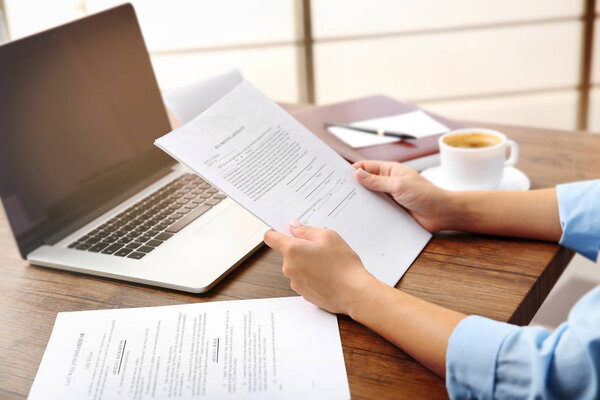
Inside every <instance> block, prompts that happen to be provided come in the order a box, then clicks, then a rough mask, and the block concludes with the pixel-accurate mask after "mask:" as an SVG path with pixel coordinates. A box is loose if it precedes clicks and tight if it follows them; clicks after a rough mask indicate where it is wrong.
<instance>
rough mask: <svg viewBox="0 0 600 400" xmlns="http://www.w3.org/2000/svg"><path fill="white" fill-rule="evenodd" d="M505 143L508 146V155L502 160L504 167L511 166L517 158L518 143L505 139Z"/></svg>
mask: <svg viewBox="0 0 600 400" xmlns="http://www.w3.org/2000/svg"><path fill="white" fill-rule="evenodd" d="M506 144H507V145H508V147H510V157H509V158H508V160H506V161H504V166H505V167H512V166H513V165H515V164H516V163H517V160H518V159H519V145H518V144H517V142H515V141H514V140H507V141H506Z"/></svg>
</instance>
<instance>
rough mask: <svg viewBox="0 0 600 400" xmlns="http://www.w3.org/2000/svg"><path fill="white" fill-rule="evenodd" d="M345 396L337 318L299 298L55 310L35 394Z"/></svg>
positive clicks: (99, 398) (96, 397)
mask: <svg viewBox="0 0 600 400" xmlns="http://www.w3.org/2000/svg"><path fill="white" fill-rule="evenodd" d="M197 398H208V399H214V398H219V399H349V398H350V392H349V388H348V380H347V377H346V369H345V365H344V357H343V353H342V347H341V341H340V335H339V330H338V324H337V318H336V316H335V315H332V314H329V313H328V312H325V311H323V310H321V309H319V308H317V307H316V306H313V305H312V304H310V303H308V302H306V301H304V300H303V299H302V298H301V297H287V298H274V299H259V300H237V301H221V302H210V303H196V304H185V305H178V306H166V307H147V308H130V309H121V310H98V311H80V312H66V313H59V314H58V315H57V317H56V322H55V324H54V329H53V331H52V336H51V337H50V341H49V342H48V347H47V348H46V352H45V353H44V357H43V359H42V362H41V364H40V367H39V370H38V373H37V376H36V378H35V381H34V382H33V386H32V388H31V392H30V394H29V399H30V400H38V399H44V400H48V399H57V400H58V399H60V400H64V399H81V400H84V399H90V400H104V399H106V400H108V399H110V400H112V399H127V400H134V399H140V400H143V399H197Z"/></svg>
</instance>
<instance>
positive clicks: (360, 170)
mask: <svg viewBox="0 0 600 400" xmlns="http://www.w3.org/2000/svg"><path fill="white" fill-rule="evenodd" d="M358 175H359V176H360V177H361V178H366V177H367V176H369V173H368V172H367V171H365V170H364V169H362V168H359V169H358Z"/></svg>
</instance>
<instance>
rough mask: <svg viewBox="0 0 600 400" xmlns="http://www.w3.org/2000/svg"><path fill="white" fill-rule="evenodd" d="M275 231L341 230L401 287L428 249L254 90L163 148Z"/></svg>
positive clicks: (380, 199)
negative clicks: (296, 224) (299, 225)
mask: <svg viewBox="0 0 600 400" xmlns="http://www.w3.org/2000/svg"><path fill="white" fill-rule="evenodd" d="M155 143H156V145H157V146H159V147H160V148H161V149H163V150H165V151H166V152H167V153H169V154H170V155H171V156H173V157H174V158H175V159H177V160H178V161H180V162H181V163H183V164H185V165H187V166H188V167H189V168H191V169H192V170H194V171H196V172H197V173H198V174H200V175H201V176H202V177H204V178H205V179H207V180H208V181H210V182H211V183H212V184H213V185H215V186H216V187H218V188H219V189H221V190H222V191H223V192H225V193H226V194H227V195H228V196H230V197H231V198H232V199H233V200H235V201H236V202H238V203H239V204H240V205H242V206H243V207H245V208H246V209H248V210H249V211H250V212H251V213H253V214H254V215H255V216H257V217H258V218H260V219H262V220H263V221H264V222H265V223H267V224H268V225H270V226H271V227H272V228H274V229H275V230H278V231H280V232H285V233H289V230H288V227H289V223H290V220H292V219H293V218H296V219H298V220H299V221H301V222H303V223H305V224H309V225H314V226H317V227H328V228H332V229H334V230H336V231H337V232H338V233H339V234H340V235H341V236H342V237H343V238H344V240H345V241H346V242H347V243H348V244H349V245H350V247H352V249H354V251H356V253H357V254H358V255H359V256H360V258H361V260H362V262H363V264H364V265H365V267H366V268H367V270H368V271H369V272H371V273H372V274H373V275H374V276H375V277H376V278H377V279H379V280H380V281H382V282H385V283H387V284H388V285H391V286H393V285H395V284H396V283H397V282H398V280H399V279H400V277H402V275H403V274H404V272H405V271H406V270H407V269H408V267H409V266H410V264H411V263H412V262H413V261H414V259H415V258H416V257H417V256H418V255H419V253H420V252H421V250H422V249H423V247H424V246H425V245H426V244H427V242H428V241H429V238H430V237H431V234H430V233H429V232H427V231H426V230H424V229H423V228H422V227H421V226H420V225H419V224H418V223H417V222H416V221H415V220H414V219H412V218H411V217H410V216H409V215H408V214H407V213H406V211H405V210H404V209H402V208H401V207H399V206H398V205H397V204H395V203H394V202H393V201H392V200H391V199H389V198H388V197H386V196H384V195H381V194H379V193H375V192H371V191H369V190H368V189H366V188H365V187H363V186H362V185H361V184H360V183H358V182H357V181H356V178H355V177H354V173H355V169H354V168H353V167H352V166H351V165H350V164H348V163H347V162H346V161H345V160H344V159H342V158H341V157H340V156H339V155H338V154H337V153H336V152H335V151H333V150H332V149H331V148H330V147H328V146H327V145H325V144H324V143H323V142H321V141H320V140H319V139H318V138H317V137H316V136H315V135H314V134H312V133H311V132H310V131H308V130H307V129H306V128H305V127H304V126H303V125H301V124H300V123H299V122H298V121H296V120H295V119H294V118H292V117H291V116H290V115H289V114H287V113H286V112H285V111H284V110H283V109H281V107H279V106H278V105H277V104H275V103H273V102H272V101H271V100H269V99H268V98H267V97H265V96H264V95H263V94H262V93H260V92H259V91H258V89H256V88H255V87H253V86H252V85H251V84H250V83H248V82H243V83H242V84H240V85H239V86H238V87H236V88H235V89H234V90H232V91H231V92H229V93H228V94H227V95H226V96H225V97H223V98H222V99H221V100H219V101H218V102H217V103H215V104H214V105H213V106H212V107H211V108H209V109H208V110H206V111H205V112H204V113H203V114H202V115H200V116H199V117H198V118H196V119H194V120H193V121H191V122H190V123H188V124H186V125H184V126H182V127H180V128H179V129H177V130H175V131H173V132H171V133H169V134H167V135H165V136H163V137H161V138H159V139H158V140H156V142H155Z"/></svg>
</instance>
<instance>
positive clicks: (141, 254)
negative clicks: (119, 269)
mask: <svg viewBox="0 0 600 400" xmlns="http://www.w3.org/2000/svg"><path fill="white" fill-rule="evenodd" d="M145 255H146V253H138V252H137V251H135V252H133V253H131V254H129V255H128V256H127V258H135V259H136V260H139V259H140V258H142V257H144V256H145Z"/></svg>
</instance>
